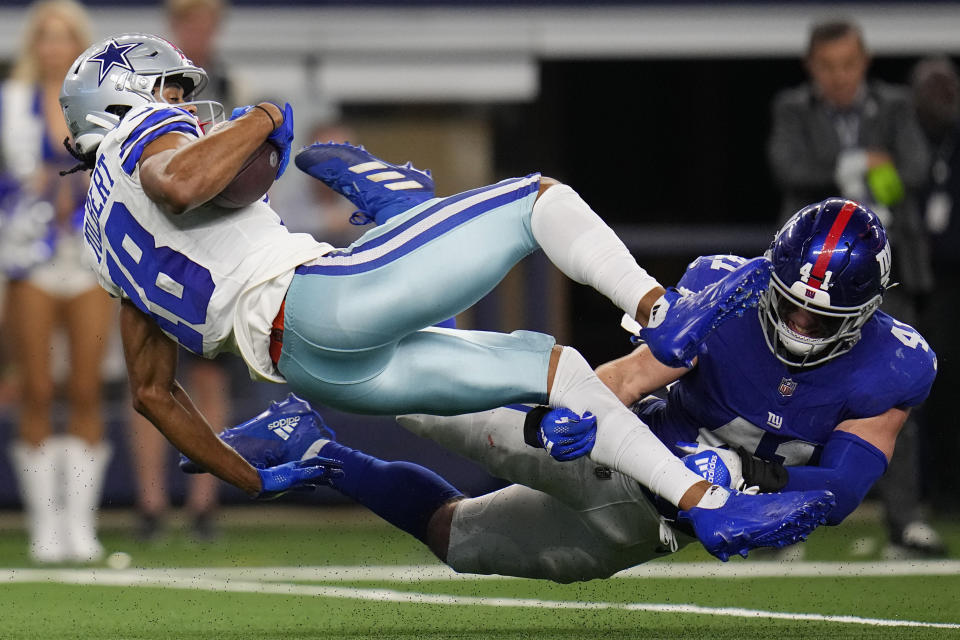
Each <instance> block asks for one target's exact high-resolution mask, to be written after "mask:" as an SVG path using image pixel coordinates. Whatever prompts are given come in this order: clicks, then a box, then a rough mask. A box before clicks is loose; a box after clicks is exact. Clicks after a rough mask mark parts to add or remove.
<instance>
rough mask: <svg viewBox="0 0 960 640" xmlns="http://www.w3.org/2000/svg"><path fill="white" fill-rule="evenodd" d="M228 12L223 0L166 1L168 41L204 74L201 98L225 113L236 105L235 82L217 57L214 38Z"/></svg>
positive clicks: (226, 4) (236, 91) (236, 92)
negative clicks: (215, 104)
mask: <svg viewBox="0 0 960 640" xmlns="http://www.w3.org/2000/svg"><path fill="white" fill-rule="evenodd" d="M227 9H228V3H227V2H226V0H167V2H166V10H167V20H168V22H169V23H170V32H171V36H170V40H171V42H173V44H175V45H177V47H179V48H180V50H181V51H183V53H184V54H186V56H187V57H188V58H190V60H192V61H193V63H194V64H195V65H197V66H199V67H203V69H204V70H205V71H206V72H207V76H208V77H209V78H210V83H209V84H208V85H207V87H206V89H204V90H203V95H202V96H201V99H203V100H215V101H216V102H220V103H221V104H223V105H224V107H225V108H226V112H227V114H229V113H230V110H231V109H233V107H236V106H238V105H239V102H238V99H239V95H238V93H239V91H238V87H237V82H236V80H235V79H234V78H233V76H232V74H231V73H230V71H229V70H228V69H227V67H226V65H225V64H224V62H223V60H222V59H221V58H220V56H219V55H218V54H217V37H218V35H219V33H220V27H221V26H222V24H223V19H224V16H225V14H226V11H227Z"/></svg>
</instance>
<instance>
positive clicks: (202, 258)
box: [61, 34, 833, 558]
mask: <svg viewBox="0 0 960 640" xmlns="http://www.w3.org/2000/svg"><path fill="white" fill-rule="evenodd" d="M205 82H206V74H205V73H204V72H203V70H202V69H200V68H198V67H196V66H194V65H193V64H192V63H191V62H190V61H189V60H187V59H186V58H185V57H184V56H183V54H182V53H181V52H180V51H179V50H178V49H176V47H174V46H173V45H171V44H170V43H169V42H167V41H165V40H163V39H161V38H158V37H155V36H149V35H145V34H126V35H122V36H118V37H115V38H109V39H107V40H105V41H103V42H100V43H98V44H96V45H94V46H93V47H91V48H90V49H88V50H87V51H86V52H84V53H83V54H82V55H81V56H80V57H79V58H78V59H77V61H76V62H75V63H74V65H73V66H72V67H71V70H70V72H69V73H68V74H67V77H66V79H65V80H64V85H63V91H62V94H61V104H62V106H63V110H64V115H65V117H66V119H67V123H68V125H69V127H70V130H71V133H72V134H73V137H74V140H75V145H76V152H77V155H78V157H79V158H81V160H82V161H83V162H84V164H85V165H86V166H88V167H89V168H90V169H91V170H92V180H91V188H90V192H89V195H88V198H87V203H86V211H85V214H86V215H85V225H84V230H85V235H86V240H87V244H88V246H89V249H90V251H89V254H90V256H91V258H92V261H93V264H94V268H95V270H96V271H97V274H98V276H99V278H100V281H101V283H102V284H103V286H104V287H105V288H106V289H107V290H108V291H110V292H111V293H113V294H114V295H116V296H118V297H120V298H121V299H122V302H123V304H122V308H121V317H120V320H121V334H122V336H123V343H124V351H125V356H126V360H127V368H128V372H129V376H130V384H131V389H132V392H133V398H134V403H135V406H136V408H137V410H138V411H140V412H141V413H143V414H144V415H146V416H147V417H148V418H149V419H150V420H151V422H153V424H154V425H155V426H157V428H158V429H159V430H160V431H161V432H163V433H164V435H165V436H166V437H167V438H168V439H169V440H170V441H171V442H172V443H173V444H174V446H176V447H177V448H178V449H180V450H181V451H182V452H183V453H184V454H186V455H187V456H189V457H190V458H191V459H192V460H193V461H194V462H196V463H197V464H198V465H199V466H201V467H203V468H205V469H208V470H209V471H211V472H212V473H214V474H215V475H217V476H219V477H220V478H222V479H224V480H226V481H227V482H230V483H232V484H234V485H236V486H238V487H240V488H241V489H244V490H245V491H247V492H248V493H250V494H254V495H256V494H258V493H260V492H263V491H270V492H273V491H278V490H283V489H287V488H289V487H290V486H292V485H294V484H296V483H298V482H301V481H304V480H307V481H309V480H311V479H316V477H318V476H319V477H321V478H323V477H324V469H323V464H322V462H317V461H314V462H313V465H312V466H310V467H309V470H306V471H305V470H303V469H293V470H291V469H285V470H284V472H283V473H267V472H268V471H269V469H255V468H254V467H252V466H251V465H249V464H248V463H247V462H246V461H245V460H244V459H243V458H242V457H240V456H239V455H238V454H237V453H236V452H235V451H233V450H232V449H231V448H230V447H228V446H226V445H224V443H223V442H222V441H221V440H219V439H218V438H217V437H216V436H215V435H214V433H213V432H212V431H211V430H210V428H209V426H208V425H207V423H206V422H205V420H204V418H203V416H201V415H200V414H199V412H198V411H197V410H196V408H195V407H194V405H193V404H192V403H191V402H190V400H189V397H188V396H187V395H186V394H185V393H184V391H183V390H182V388H180V386H179V385H178V384H177V382H176V380H175V378H174V371H175V365H176V357H177V355H176V354H177V343H179V344H180V345H182V346H184V347H185V348H187V349H190V350H191V351H193V352H195V353H197V354H200V355H203V356H205V357H210V358H212V357H215V356H216V355H217V354H218V353H220V352H221V351H224V350H228V351H234V352H237V353H239V354H240V355H241V356H242V357H243V358H244V360H245V361H246V363H247V365H248V367H249V368H250V371H251V374H252V375H253V376H254V377H255V378H259V379H263V380H271V381H277V382H282V381H286V382H288V383H289V384H290V385H291V387H292V388H293V389H294V390H295V391H296V392H297V393H300V394H301V395H303V396H304V397H306V398H308V399H310V400H312V401H315V402H321V403H324V404H327V405H331V406H335V407H338V408H341V409H344V410H348V411H354V412H358V413H379V414H399V413H414V412H416V413H433V414H441V415H443V414H447V415H449V414H460V413H466V412H470V411H477V410H482V409H485V408H489V407H495V406H500V405H503V404H508V403H512V402H538V403H549V404H550V405H556V406H566V407H569V408H570V409H572V410H573V411H576V412H577V413H578V414H581V415H582V414H585V413H587V412H588V411H589V412H592V413H593V415H595V416H596V420H597V434H596V445H595V446H594V447H593V450H592V452H591V457H592V458H593V459H595V460H596V461H597V462H599V463H601V464H605V465H608V466H609V467H610V468H613V469H616V470H618V471H621V472H623V473H625V474H627V475H628V476H631V477H633V478H634V479H636V480H637V481H639V482H641V483H642V484H644V485H645V486H647V487H649V488H650V490H651V491H653V492H654V493H655V494H657V495H660V496H662V497H664V499H666V500H667V501H669V502H670V503H672V504H674V505H676V506H677V507H679V508H680V509H681V510H682V512H683V514H685V517H688V518H689V519H690V521H691V523H692V526H693V528H694V529H695V530H696V532H697V535H698V536H699V537H700V539H701V541H703V542H704V544H705V546H707V547H708V548H709V549H711V551H712V552H714V553H715V554H716V555H718V556H720V557H724V558H725V557H726V556H728V555H729V554H731V553H746V551H747V550H748V549H750V548H753V547H754V546H757V545H758V544H765V543H768V542H769V540H771V539H776V541H777V542H778V544H777V545H776V546H782V545H785V544H790V543H792V542H795V541H796V540H798V539H800V538H801V537H802V536H804V535H806V534H807V533H809V531H810V530H812V529H813V528H814V527H816V526H817V524H819V523H820V521H821V520H822V519H823V517H824V516H825V513H826V512H827V511H828V510H829V508H830V507H831V506H832V503H833V496H832V494H830V493H829V492H824V491H818V492H794V493H785V494H780V495H776V496H746V495H743V494H738V493H736V492H730V491H728V490H726V489H724V488H721V487H719V486H717V485H710V483H708V482H705V481H704V480H703V479H702V478H701V477H700V476H699V475H697V474H696V473H694V472H692V471H691V470H689V469H687V468H686V467H685V466H684V465H683V463H682V462H680V461H679V460H678V459H677V458H676V457H675V456H674V455H673V454H672V453H671V452H670V451H669V450H668V449H667V448H666V447H664V446H663V445H662V444H661V443H660V442H659V440H658V439H657V438H656V437H655V436H654V435H653V434H652V433H651V432H650V430H649V429H648V428H647V427H646V425H644V424H643V423H642V422H641V421H640V420H639V419H638V418H637V417H636V416H635V415H634V414H633V413H631V412H630V411H629V410H628V409H626V407H624V406H623V405H622V404H621V403H620V402H619V401H618V400H617V398H616V396H615V395H613V393H611V392H610V391H609V390H608V389H607V388H606V387H605V386H604V385H603V384H602V383H601V382H600V381H599V379H597V377H596V375H595V374H594V373H593V371H592V369H591V368H590V366H589V365H588V364H587V362H586V361H585V360H584V359H583V357H582V356H580V355H579V354H578V353H577V352H576V351H575V350H573V349H571V348H569V347H563V348H561V347H559V346H557V345H555V344H554V340H553V338H551V337H550V336H545V335H542V334H537V333H532V332H525V331H518V332H514V333H513V334H509V335H506V334H492V333H485V332H474V331H457V330H448V329H436V328H429V329H427V327H430V326H431V325H433V324H435V323H437V322H439V321H441V320H444V319H446V318H449V317H451V316H453V315H455V314H457V313H459V312H460V311H462V310H464V309H466V308H467V307H469V306H471V305H472V304H473V303H475V302H476V301H477V300H479V299H480V298H481V297H482V296H483V295H485V294H486V293H487V292H488V291H489V290H490V289H491V288H492V287H493V286H494V285H495V284H496V283H497V282H499V280H500V279H501V278H502V277H503V276H504V275H505V274H506V273H507V271H508V270H509V269H510V268H511V267H512V266H513V265H514V264H515V263H516V262H517V261H518V260H520V259H521V258H522V257H524V256H525V255H527V254H529V253H531V252H533V251H534V250H536V249H538V248H541V249H543V250H544V251H545V253H546V254H547V256H548V257H549V258H550V259H551V260H552V261H553V262H554V264H556V265H557V266H558V267H559V268H560V269H561V270H562V271H564V273H566V274H567V275H568V276H570V277H571V278H573V279H574V280H576V281H578V282H581V283H587V284H590V285H592V286H593V287H594V288H596V289H597V290H598V291H600V292H602V293H604V294H605V295H607V297H609V298H610V299H611V300H613V302H614V303H615V304H617V305H618V306H619V307H620V308H621V309H623V310H624V311H625V312H627V313H629V314H630V315H631V316H633V317H635V318H636V319H637V320H638V321H639V322H640V323H641V324H643V325H649V326H648V328H647V329H646V330H645V332H646V333H645V338H646V339H647V340H648V343H649V344H651V348H653V349H654V351H655V352H656V353H658V355H659V357H661V358H663V359H664V360H665V361H666V362H668V363H669V362H675V363H677V364H682V363H684V362H687V361H689V360H690V359H691V358H692V357H693V356H694V354H695V352H696V347H697V344H698V343H699V342H700V341H702V340H703V338H704V337H705V336H706V335H707V334H708V333H709V332H710V331H711V330H712V328H714V327H715V326H716V325H717V324H718V323H719V322H720V321H722V320H723V319H725V318H726V317H728V316H730V315H731V314H733V313H735V312H736V311H737V310H738V309H742V308H743V307H744V306H746V305H751V304H755V302H756V300H757V297H758V296H759V291H760V289H759V288H758V286H757V285H758V284H759V283H765V282H766V281H767V279H768V273H769V264H767V263H765V262H764V261H763V260H762V259H760V260H755V261H752V262H750V263H748V264H747V265H745V266H744V268H743V269H740V270H738V271H737V272H735V273H734V274H732V276H731V278H730V279H728V280H726V281H725V282H723V283H719V284H718V286H716V287H713V288H712V289H711V290H710V291H707V292H705V293H704V294H703V295H700V296H694V297H690V296H687V297H681V296H679V294H677V293H676V292H672V291H671V292H665V291H664V289H663V288H662V287H661V286H660V285H659V284H658V283H657V281H656V280H655V279H654V278H652V277H651V276H649V275H648V274H647V273H646V272H645V271H644V270H643V269H642V268H640V267H639V266H638V265H637V264H636V261H635V260H634V259H633V258H632V256H631V255H630V254H629V252H628V251H627V249H626V247H625V246H624V245H623V243H622V242H620V240H619V239H618V238H617V237H616V235H615V234H614V233H613V232H612V231H611V230H610V229H609V228H608V227H607V226H606V225H605V224H604V223H603V222H602V220H600V218H599V217H598V216H597V215H596V214H595V213H594V212H593V211H592V210H591V209H590V208H589V206H588V205H587V204H586V203H585V202H583V200H581V199H580V198H579V196H578V195H577V194H576V193H575V192H574V191H573V190H572V189H571V188H570V187H568V186H566V185H562V184H559V183H557V182H556V181H554V180H551V179H548V178H541V176H540V175H539V174H532V175H530V176H526V177H524V178H517V179H513V180H505V181H503V182H500V183H497V184H495V185H491V186H488V187H482V188H479V189H476V190H473V191H470V192H467V193H464V194H459V195H456V196H452V197H449V198H435V197H433V189H432V180H430V179H429V176H428V175H427V174H424V173H422V172H419V171H417V170H415V169H413V168H412V167H409V166H407V167H399V166H394V165H389V164H387V163H384V162H382V161H380V160H378V159H376V158H374V157H373V156H371V155H370V154H368V153H367V152H365V151H364V150H362V149H357V148H355V147H350V146H349V145H314V146H312V147H310V148H307V149H305V150H303V151H301V152H300V154H298V158H297V165H298V167H299V168H301V169H302V170H304V171H307V172H308V173H310V174H311V175H314V176H315V177H319V178H321V179H323V180H325V181H327V182H328V184H335V185H336V186H337V187H338V188H339V189H340V190H341V191H346V192H351V190H352V195H353V200H354V202H355V203H356V202H358V201H359V202H361V203H363V205H364V206H362V207H361V208H363V209H365V210H366V211H367V213H368V214H370V215H372V216H373V217H375V218H376V217H377V216H378V215H381V214H383V209H384V208H388V207H397V206H401V207H403V208H404V211H403V213H401V214H400V215H396V216H393V217H392V219H390V220H389V221H388V222H387V223H386V224H383V225H381V226H379V227H377V228H375V229H373V230H372V231H370V232H368V233H367V234H365V235H364V236H363V237H362V238H361V239H360V240H358V241H357V242H356V243H354V244H353V245H351V246H350V247H349V248H348V249H344V250H334V249H333V247H331V246H330V245H327V244H324V243H318V242H316V241H314V240H313V239H312V238H311V237H309V236H307V235H305V234H292V233H289V232H288V231H287V229H286V228H285V227H284V226H283V224H282V222H281V220H280V218H279V217H278V216H277V214H276V213H274V212H273V210H272V209H271V208H270V207H269V205H268V204H267V203H266V202H265V201H259V202H255V203H253V204H251V205H249V206H246V207H241V208H239V209H226V208H222V207H219V206H217V205H216V204H213V203H211V200H212V199H213V198H214V197H215V196H216V195H217V194H219V193H220V192H221V191H222V190H223V189H224V188H225V187H226V186H227V185H228V184H229V183H230V181H231V180H232V179H233V178H234V176H235V175H236V174H237V172H238V171H239V169H240V168H241V166H242V165H243V163H244V161H245V160H246V159H247V158H248V157H249V156H250V154H251V153H252V152H253V151H254V150H255V149H257V148H258V147H259V146H260V145H261V144H262V143H263V142H264V141H265V140H269V141H271V142H273V143H274V144H276V145H277V146H278V149H279V150H280V153H281V157H282V159H281V162H280V169H279V172H278V176H279V175H280V174H281V173H282V172H283V170H284V169H285V167H286V164H287V160H288V159H289V154H290V144H291V142H292V137H293V136H292V131H293V121H292V117H293V113H292V109H291V108H290V106H289V105H286V107H285V108H283V109H281V108H279V107H278V106H276V105H274V104H272V103H267V102H264V103H260V104H258V105H255V106H253V107H247V108H240V109H236V110H234V115H233V119H232V121H231V122H229V123H228V124H227V125H225V126H222V127H219V128H217V130H216V131H213V132H211V133H206V132H205V131H204V130H203V128H204V125H205V124H206V123H208V122H209V119H208V118H207V117H206V116H204V115H198V114H199V113H200V110H201V108H203V109H205V110H209V111H214V110H215V108H216V107H217V106H218V105H210V104H201V103H194V102H192V98H193V95H194V94H195V93H197V92H198V91H199V90H201V89H202V86H203V84H204V83H205ZM371 172H373V173H371ZM398 192H400V193H402V194H404V195H402V196H401V197H399V198H398V196H397V193H398ZM651 315H652V317H651ZM293 471H296V473H297V474H299V475H297V476H296V477H291V473H292V472H293ZM281 476H282V477H281ZM757 507H760V509H761V510H762V511H763V514H764V515H763V517H761V518H758V517H757V514H758V513H759V511H758V510H757Z"/></svg>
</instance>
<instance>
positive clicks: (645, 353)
mask: <svg viewBox="0 0 960 640" xmlns="http://www.w3.org/2000/svg"><path fill="white" fill-rule="evenodd" d="M687 371H689V369H684V368H678V369H677V368H673V367H668V366H667V365H665V364H663V363H661V362H660V361H659V360H657V359H656V358H655V357H654V355H653V353H652V352H651V351H650V349H649V347H647V346H646V345H641V346H640V347H638V348H637V349H635V350H634V351H633V353H631V354H629V355H626V356H624V357H622V358H617V359H616V360H611V361H610V362H607V363H605V364H602V365H600V366H599V367H597V377H598V378H600V380H601V381H602V382H603V384H605V385H607V387H609V388H610V390H611V391H613V392H614V393H615V394H616V395H617V398H619V399H620V401H621V402H622V403H624V404H625V405H627V406H630V405H631V404H633V403H634V402H636V401H637V400H640V399H641V398H643V397H644V396H645V395H647V394H650V393H653V392H654V391H656V390H657V389H660V388H661V387H664V386H666V385H668V384H670V383H671V382H673V381H674V380H678V379H679V378H680V377H681V376H682V375H683V374H685V373H686V372H687Z"/></svg>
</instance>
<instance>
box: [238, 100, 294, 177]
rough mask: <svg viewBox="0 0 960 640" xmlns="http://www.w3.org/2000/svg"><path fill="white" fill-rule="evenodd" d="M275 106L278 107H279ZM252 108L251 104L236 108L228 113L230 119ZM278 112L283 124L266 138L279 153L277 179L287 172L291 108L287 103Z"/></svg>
mask: <svg viewBox="0 0 960 640" xmlns="http://www.w3.org/2000/svg"><path fill="white" fill-rule="evenodd" d="M277 106H278V107H279V106H280V105H277ZM253 108H254V105H251V104H248V105H246V106H243V107H236V108H235V109H234V110H233V111H232V112H230V119H231V120H236V119H237V118H239V117H240V116H242V115H244V114H246V113H247V112H248V111H250V109H253ZM280 110H281V111H282V112H283V123H282V124H281V125H280V126H279V127H277V128H276V129H274V130H273V133H271V134H270V135H269V136H267V140H269V141H270V142H272V143H273V144H275V145H276V146H277V149H278V150H279V151H280V167H279V169H277V178H279V177H280V176H282V175H283V172H284V171H286V170H287V164H288V163H289V162H290V145H291V144H292V143H293V107H291V106H290V103H289V102H288V103H286V104H285V105H284V107H283V109H280Z"/></svg>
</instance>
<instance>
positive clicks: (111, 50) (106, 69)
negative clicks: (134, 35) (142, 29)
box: [88, 40, 141, 86]
mask: <svg viewBox="0 0 960 640" xmlns="http://www.w3.org/2000/svg"><path fill="white" fill-rule="evenodd" d="M140 44H141V43H139V42H131V43H129V44H117V42H116V41H114V40H110V41H108V42H107V45H106V46H105V47H104V48H103V50H102V51H98V52H97V53H95V54H94V55H92V56H90V58H89V59H88V62H96V63H97V64H98V65H100V76H99V78H98V80H97V86H100V85H101V84H103V81H104V80H105V79H106V78H107V74H108V73H110V70H111V69H113V68H114V67H117V68H119V69H125V70H127V71H133V70H134V69H133V65H132V64H131V63H130V60H128V59H127V52H128V51H130V50H131V49H134V48H136V47H139V46H140Z"/></svg>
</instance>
